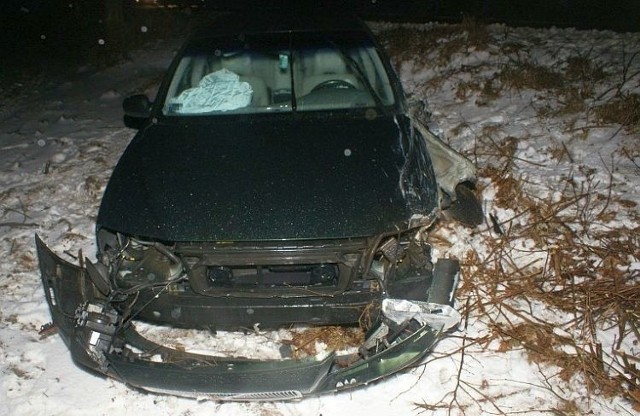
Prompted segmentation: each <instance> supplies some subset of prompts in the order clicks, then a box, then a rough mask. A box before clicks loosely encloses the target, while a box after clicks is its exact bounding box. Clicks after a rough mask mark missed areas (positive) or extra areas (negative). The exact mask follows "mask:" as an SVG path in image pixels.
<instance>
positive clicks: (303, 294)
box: [36, 15, 482, 400]
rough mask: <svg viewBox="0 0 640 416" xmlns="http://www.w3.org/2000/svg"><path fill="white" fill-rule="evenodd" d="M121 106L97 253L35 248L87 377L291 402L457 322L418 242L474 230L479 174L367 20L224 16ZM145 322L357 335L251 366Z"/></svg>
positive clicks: (429, 342) (356, 379) (416, 347)
mask: <svg viewBox="0 0 640 416" xmlns="http://www.w3.org/2000/svg"><path fill="white" fill-rule="evenodd" d="M123 107H124V111H125V120H126V122H127V123H128V125H130V126H133V125H135V126H137V127H138V128H139V131H138V133H137V134H136V136H135V137H134V138H133V140H132V141H131V143H130V144H129V146H128V147H127V149H126V150H125V152H124V154H123V155H122V157H121V159H120V160H119V162H118V164H117V166H116V167H115V169H114V171H113V174H112V176H111V178H110V180H109V183H108V185H107V187H106V189H105V191H104V195H103V198H102V203H101V206H100V210H99V213H98V217H97V227H96V234H97V261H95V262H92V261H91V260H90V259H88V258H87V259H81V260H82V261H81V262H80V264H79V265H74V264H71V263H69V262H67V261H65V260H63V259H61V258H60V257H58V256H56V255H55V254H54V253H53V252H52V251H51V250H49V249H48V248H47V247H46V245H45V244H44V243H43V241H42V240H41V239H40V238H39V237H36V240H37V241H36V243H37V249H38V256H39V261H40V269H41V274H42V282H43V285H44V289H45V294H46V299H47V301H48V304H49V307H50V310H51V315H52V318H53V322H54V324H55V326H56V327H57V328H58V331H59V334H60V335H61V336H62V338H63V339H64V341H65V342H66V344H67V345H68V347H69V349H70V351H71V355H72V357H73V359H74V361H75V362H76V363H77V364H78V365H80V366H82V367H86V368H88V369H90V370H93V371H95V372H97V373H101V374H104V375H107V376H109V377H113V378H116V379H119V380H122V381H123V382H125V383H127V384H128V385H130V386H133V387H136V388H140V389H144V390H147V391H152V392H161V393H169V394H175V395H182V396H193V397H198V398H209V399H215V400H286V399H295V398H300V397H303V396H307V395H315V394H320V393H326V392H335V391H340V390H344V389H349V388H353V387H357V386H362V385H366V384H368V383H371V382H373V381H375V380H378V379H381V378H384V377H385V376H388V375H390V374H392V373H394V372H397V371H400V370H402V369H404V368H406V367H408V366H410V365H412V364H414V363H416V362H417V361H419V360H420V359H421V358H423V357H424V356H425V355H426V354H427V353H428V352H429V350H430V349H431V348H432V346H433V345H434V343H435V342H436V341H437V340H438V338H439V336H440V335H441V334H443V333H445V332H446V331H447V330H448V329H449V328H452V327H454V326H455V325H456V324H457V323H458V321H459V318H460V316H459V314H458V313H457V312H456V311H455V309H454V308H453V294H454V291H455V288H456V285H457V280H458V274H459V265H458V262H457V261H456V260H453V259H432V258H431V247H430V244H429V243H428V236H429V233H430V231H431V230H432V229H433V227H434V223H435V222H436V221H437V220H438V218H441V217H442V216H443V215H451V216H452V217H453V218H457V219H458V220H461V221H462V222H463V223H466V224H467V225H471V226H473V225H475V224H477V223H479V222H480V221H481V220H482V211H481V208H480V205H479V203H478V200H477V199H476V198H475V196H474V194H473V184H474V182H475V169H474V167H473V165H472V164H471V163H470V162H469V161H468V160H467V159H465V158H464V157H462V156H461V155H460V154H458V153H456V152H455V151H453V150H452V149H451V148H449V147H448V146H447V145H445V144H444V143H443V142H441V141H440V140H439V139H438V138H437V137H436V136H434V135H433V134H431V133H430V131H429V130H428V129H427V128H426V127H425V126H424V125H423V124H422V123H421V122H420V121H419V120H416V119H414V118H412V117H411V116H410V115H409V113H410V111H409V109H408V107H407V104H406V101H405V98H404V97H403V93H402V89H401V85H400V83H399V80H398V78H397V76H396V75H395V73H394V71H393V70H392V68H391V66H390V63H389V60H388V59H387V58H386V57H385V55H384V53H383V52H382V51H381V49H380V48H379V47H378V45H377V44H376V42H375V41H374V39H373V37H372V35H371V33H370V32H369V30H368V29H367V28H366V26H365V25H363V24H362V23H360V22H359V21H358V20H356V19H354V18H350V17H345V16H342V17H340V18H336V17H332V18H330V19H324V18H322V16H309V15H307V16H304V17H300V16H298V17H291V16H274V17H271V18H265V17H264V16H262V17H261V18H260V19H255V20H252V19H251V18H249V17H243V18H236V17H233V18H232V17H226V18H225V19H223V20H222V21H221V22H220V23H219V24H216V25H212V26H211V27H210V28H208V29H204V30H199V31H196V32H195V33H194V34H193V35H192V36H191V37H189V38H188V40H187V41H186V43H185V45H184V47H183V48H182V49H181V50H180V52H179V53H178V54H177V56H176V58H175V59H174V61H173V63H172V64H171V67H170V69H169V71H168V75H167V77H166V79H165V80H164V81H163V83H162V85H161V87H160V89H159V92H158V94H157V96H156V98H155V100H154V102H153V103H151V102H150V101H149V99H148V98H147V97H146V96H142V95H134V96H131V97H128V98H127V99H126V100H125V101H124V103H123ZM447 213H449V214H447ZM365 317H366V319H364V318H365ZM136 321H144V322H147V323H154V324H160V325H170V326H173V327H179V328H204V329H209V330H212V331H216V330H218V329H234V328H252V327H256V326H257V325H259V326H260V328H277V327H281V326H288V327H289V326H291V325H296V324H300V325H358V324H359V325H364V326H366V330H367V332H366V338H365V341H364V343H363V344H362V345H361V346H359V348H357V352H353V353H350V354H348V355H346V356H345V355H341V354H338V353H335V352H334V353H331V354H327V355H325V356H321V357H310V358H304V359H293V358H286V357H283V359H281V360H259V359H249V358H243V357H232V358H229V357H221V356H213V355H205V354H195V353H189V352H185V351H182V350H177V349H171V348H169V347H166V346H163V345H159V344H158V343H156V342H153V341H151V340H149V339H146V338H144V337H143V336H142V335H141V334H140V333H139V332H137V331H136V325H135V322H136Z"/></svg>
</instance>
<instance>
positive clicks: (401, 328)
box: [36, 237, 460, 401]
mask: <svg viewBox="0 0 640 416" xmlns="http://www.w3.org/2000/svg"><path fill="white" fill-rule="evenodd" d="M36 246H37V250H38V257H39V261H40V271H41V276H42V283H43V286H44V289H45V294H46V298H47V302H48V304H49V308H50V310H51V315H52V318H53V322H54V324H55V325H56V326H57V328H58V330H59V333H60V335H61V337H62V338H63V340H64V341H65V343H66V344H67V346H68V348H69V350H70V351H71V355H72V358H73V360H74V361H75V362H76V364H78V365H79V366H82V367H85V368H88V369H91V370H93V371H96V372H98V373H100V374H104V375H106V376H109V377H113V378H115V379H119V380H121V381H122V382H124V383H126V384H128V385H130V386H133V387H137V388H141V389H143V390H148V391H153V392H160V393H167V394H173V395H179V396H189V397H195V398H199V399H212V400H270V401H272V400H289V399H297V398H301V397H304V396H307V395H316V394H321V393H327V392H336V391H340V390H345V389H351V388H354V387H357V386H361V385H366V384H368V383H370V382H373V381H375V380H378V379H381V378H384V377H386V376H388V375H390V374H393V373H395V372H397V371H400V370H402V369H404V368H406V367H408V366H410V365H412V364H414V363H416V362H417V361H419V360H420V359H421V358H422V357H424V356H425V355H426V354H427V353H428V352H429V351H430V349H431V348H432V347H433V345H434V344H435V343H436V341H437V340H438V337H439V336H440V335H441V334H442V333H443V332H444V331H446V330H448V329H449V328H451V327H453V326H455V325H456V324H457V323H458V322H459V319H460V315H459V314H458V313H457V312H456V311H455V310H454V309H452V308H451V307H450V306H448V305H438V304H430V303H426V302H417V301H406V300H397V299H384V300H383V301H382V309H381V310H382V315H383V321H382V323H381V325H380V327H379V328H378V330H376V331H373V333H372V335H371V336H370V337H369V338H368V339H367V340H366V341H365V345H363V347H361V348H360V353H359V354H351V355H337V354H335V353H331V354H329V355H327V356H325V357H323V358H319V359H318V358H309V359H301V360H294V359H283V360H254V359H242V358H227V357H218V356H209V355H200V354H193V353H186V352H183V351H178V350H174V349H170V348H166V347H164V346H161V345H158V344H156V343H154V342H151V341H149V340H147V339H145V338H144V337H142V336H141V335H140V334H138V333H137V332H136V331H135V330H134V329H133V327H132V326H131V325H128V324H127V323H126V321H125V322H123V319H122V316H120V314H119V313H118V312H117V311H116V310H115V309H113V308H112V307H111V306H110V305H109V304H108V303H107V302H105V301H104V300H103V299H100V297H98V296H96V293H97V291H96V289H95V287H93V284H92V283H91V280H90V279H89V278H88V276H87V273H86V271H85V270H84V269H83V268H82V267H80V266H76V265H73V264H71V263H68V262H66V261H64V260H62V259H60V258H59V257H57V256H56V255H55V254H54V253H53V252H52V251H51V250H50V249H49V248H47V247H46V245H45V244H44V243H43V242H42V240H40V239H39V238H38V237H36ZM455 277H456V276H454V275H451V276H448V277H447V278H448V279H452V280H453V279H455ZM449 283H451V282H449ZM451 286H453V284H451ZM376 345H379V346H380V348H378V347H377V346H376Z"/></svg>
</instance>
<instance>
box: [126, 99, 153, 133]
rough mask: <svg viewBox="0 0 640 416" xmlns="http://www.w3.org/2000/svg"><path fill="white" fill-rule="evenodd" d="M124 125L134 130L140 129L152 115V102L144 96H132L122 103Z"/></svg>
mask: <svg viewBox="0 0 640 416" xmlns="http://www.w3.org/2000/svg"><path fill="white" fill-rule="evenodd" d="M122 109H123V110H124V125H125V126H126V127H129V128H132V129H140V128H141V127H142V125H143V124H144V123H145V121H147V119H148V118H149V116H150V115H151V102H150V101H149V98H148V97H147V96H146V95H144V94H136V95H131V96H129V97H127V98H125V99H124V101H123V102H122Z"/></svg>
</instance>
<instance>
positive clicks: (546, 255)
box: [382, 25, 640, 414]
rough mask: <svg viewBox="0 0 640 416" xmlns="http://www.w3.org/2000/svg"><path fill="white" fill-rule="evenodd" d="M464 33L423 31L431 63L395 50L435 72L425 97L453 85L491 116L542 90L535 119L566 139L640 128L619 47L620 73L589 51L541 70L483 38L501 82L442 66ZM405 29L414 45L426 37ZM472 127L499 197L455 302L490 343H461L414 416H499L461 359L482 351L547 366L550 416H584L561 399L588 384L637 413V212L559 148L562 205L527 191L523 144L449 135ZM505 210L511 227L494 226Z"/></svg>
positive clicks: (626, 152) (482, 131)
mask: <svg viewBox="0 0 640 416" xmlns="http://www.w3.org/2000/svg"><path fill="white" fill-rule="evenodd" d="M463 26H464V25H445V26H443V27H442V26H434V27H431V28H430V29H429V30H427V31H425V32H424V35H423V36H421V38H420V39H419V40H420V41H421V42H423V43H422V44H421V46H420V48H419V50H421V51H422V56H424V57H430V58H431V59H429V60H426V59H421V58H419V59H415V57H411V56H407V55H406V53H407V52H405V51H406V48H405V47H404V45H406V44H407V43H406V40H405V43H402V42H398V43H397V45H394V46H393V47H392V48H390V53H391V55H392V56H393V57H394V58H395V59H396V60H397V62H403V61H404V60H413V61H414V62H416V63H417V65H416V71H420V70H421V67H420V65H421V64H423V65H424V66H425V67H427V68H434V67H438V70H437V71H435V72H434V75H433V77H432V78H430V79H427V80H425V81H423V82H422V84H420V85H419V86H417V88H418V91H417V94H418V95H420V94H422V95H424V96H429V95H431V93H432V92H438V91H439V90H440V89H447V88H450V85H451V84H452V85H453V86H454V88H455V98H456V99H457V100H460V101H466V100H470V99H474V97H475V102H474V103H475V105H476V106H483V105H490V104H491V103H492V102H493V101H494V100H497V99H499V98H500V97H501V96H503V95H505V94H514V93H521V92H523V91H526V90H528V91H533V92H534V93H535V101H534V102H532V105H533V108H534V109H535V110H536V111H537V117H538V119H539V121H540V123H545V120H546V119H548V118H549V119H553V120H558V118H559V119H561V120H563V123H565V126H566V130H565V133H567V134H573V136H574V137H576V138H580V137H585V135H586V134H588V129H590V128H592V127H610V126H613V127H614V128H615V127H616V126H619V127H620V128H625V129H626V130H627V131H630V132H636V133H637V132H639V131H640V94H637V93H634V92H633V91H634V90H633V89H632V88H631V85H633V83H637V77H638V73H634V72H633V71H632V70H631V67H632V63H633V62H634V60H635V59H640V52H635V53H629V52H628V51H623V59H622V61H621V64H620V66H621V68H620V70H619V71H617V70H616V71H615V73H609V72H607V71H606V70H605V66H604V64H603V63H602V62H601V60H600V59H599V58H600V57H598V56H596V53H595V52H593V51H586V52H580V51H579V50H577V48H576V50H569V51H568V52H567V51H563V53H558V54H557V56H558V59H557V60H556V61H555V62H554V63H553V64H551V65H550V64H548V63H545V64H541V63H539V62H536V61H535V58H532V57H531V56H535V55H531V56H530V55H529V54H527V53H525V52H524V51H527V50H528V49H530V47H531V45H526V44H524V43H522V42H521V41H520V40H519V39H518V38H517V37H514V38H509V39H507V38H508V37H509V34H508V33H506V32H505V34H504V40H505V41H504V42H502V45H501V47H499V48H495V47H492V43H491V42H492V39H491V37H490V36H489V35H487V37H486V41H487V43H488V44H489V46H488V50H489V51H490V53H492V54H494V59H495V60H497V61H498V62H503V64H502V66H501V67H500V69H499V71H498V72H491V71H487V70H485V69H486V68H484V67H482V63H479V64H478V66H474V67H464V68H452V67H448V66H447V65H446V63H447V62H449V61H452V60H453V59H454V56H453V55H454V54H457V53H465V52H468V51H469V50H470V48H469V47H468V45H466V46H462V45H461V44H460V40H461V39H466V37H467V36H468V34H469V33H471V32H472V31H473V30H471V29H468V28H467V29H463ZM484 31H485V33H488V32H487V30H486V28H484ZM387 33H388V32H385V33H382V36H383V37H386V35H387ZM409 33H412V36H417V34H418V33H420V32H418V31H413V32H412V31H409ZM405 39H406V38H405ZM496 43H497V42H495V40H494V42H493V44H494V45H495V44H496ZM485 47H487V46H486V44H485ZM396 48H397V49H396ZM403 48H404V49H403ZM569 48H570V47H568V48H567V49H569ZM498 51H499V52H498ZM630 91H631V92H630ZM434 105H435V104H434ZM585 120H586V123H587V125H586V127H581V126H583V125H584V124H580V123H584V122H585ZM474 128H475V129H476V130H475V131H474V136H475V142H474V143H475V146H474V148H473V149H472V150H471V151H469V153H470V154H472V155H473V159H474V160H477V161H480V163H479V165H478V167H479V169H480V171H479V176H480V177H482V178H483V180H482V181H481V184H488V185H486V186H490V187H492V188H493V191H494V192H493V194H494V195H495V197H494V200H493V201H492V202H493V204H494V206H495V208H496V210H495V211H494V213H496V214H495V215H492V216H490V218H489V219H488V223H487V225H486V227H484V228H483V229H482V231H480V232H478V233H477V234H476V237H477V238H479V239H480V240H481V241H482V243H481V244H480V246H481V249H478V251H476V250H473V249H472V250H470V251H468V252H467V255H466V257H465V258H464V259H463V264H462V267H463V275H464V276H465V279H464V280H463V282H462V285H461V288H460V290H459V299H461V300H465V299H468V303H467V304H466V305H465V307H464V310H463V315H464V316H467V317H474V318H477V319H481V320H483V321H484V322H485V323H486V324H487V326H488V328H489V335H488V336H487V337H486V338H483V339H482V340H480V339H475V340H474V339H466V338H465V340H464V342H463V346H462V348H461V350H457V351H455V352H453V353H451V355H458V356H460V357H461V359H460V361H461V363H460V372H459V374H458V380H457V384H456V386H455V390H454V391H452V392H451V394H450V395H449V398H448V399H447V400H444V399H443V400H442V401H440V402H438V403H436V404H431V403H421V404H418V407H419V408H421V409H431V410H433V409H436V408H447V409H449V411H451V409H452V408H453V409H456V410H457V411H458V412H462V413H465V411H467V412H469V411H471V410H470V407H469V402H468V401H464V400H459V398H460V396H461V395H463V393H464V395H466V397H467V398H468V399H470V400H472V401H475V402H476V404H477V405H478V406H479V407H480V408H481V409H485V410H486V409H490V411H491V412H492V413H495V414H504V413H505V411H503V410H502V409H500V407H499V403H500V399H501V397H500V396H486V395H484V393H482V392H481V391H479V390H478V391H476V390H475V389H474V387H473V386H472V385H471V384H470V383H468V382H467V381H466V380H465V379H464V372H463V371H462V368H463V367H464V365H465V358H464V356H465V351H466V350H469V351H477V349H476V350H474V349H470V347H473V348H478V346H479V345H483V346H484V348H493V349H495V350H494V351H495V352H498V353H500V352H507V351H511V350H516V349H518V350H522V349H524V350H525V351H527V353H528V354H527V356H528V358H529V360H530V361H531V362H532V363H536V364H537V365H538V366H539V368H541V371H540V374H541V379H543V380H544V383H545V384H544V385H545V386H546V387H547V388H548V389H549V390H550V391H551V392H552V393H553V395H554V396H556V397H557V398H558V405H557V406H556V407H554V408H553V409H547V411H549V412H550V413H554V414H580V413H581V411H584V409H580V408H579V406H578V405H577V404H576V402H575V401H573V400H569V399H568V397H569V395H568V394H563V392H561V391H560V390H559V389H561V388H564V387H568V390H565V391H564V393H566V391H571V390H572V388H578V387H577V386H580V387H581V386H582V385H585V386H586V387H587V391H588V393H589V395H591V394H602V395H604V396H607V397H610V396H618V397H623V398H625V399H626V400H628V401H630V402H631V403H632V406H633V407H634V409H635V410H636V411H640V370H639V369H638V367H639V366H640V360H639V359H638V357H637V355H634V351H637V347H638V345H640V328H639V327H638V319H639V318H640V312H638V311H640V272H639V271H638V270H637V268H634V267H632V264H634V263H636V264H637V263H638V262H640V237H639V236H640V226H638V224H640V222H639V219H640V215H638V213H637V212H638V206H637V205H636V203H635V202H633V201H629V200H627V199H625V198H623V197H621V196H616V195H621V194H618V193H617V192H614V191H613V189H612V188H613V187H615V186H617V184H614V183H613V174H612V173H611V172H609V176H610V182H609V183H608V184H604V183H602V182H598V180H596V179H595V178H596V176H597V175H596V171H595V170H594V169H592V168H588V167H584V166H580V165H577V164H576V163H574V161H573V159H572V155H571V153H570V150H569V149H568V148H567V147H566V144H564V143H559V144H558V145H557V146H555V148H551V149H547V151H548V152H549V155H550V157H551V158H552V159H553V161H554V163H559V164H560V163H563V164H569V165H571V166H572V167H573V169H574V170H575V171H574V175H569V177H567V178H565V179H562V180H561V181H563V182H561V183H560V184H550V187H551V186H553V188H554V189H553V191H557V192H561V196H559V197H558V195H557V193H556V196H554V197H553V198H552V197H551V196H548V197H547V196H540V193H539V192H537V191H536V190H540V186H539V185H536V186H530V185H531V184H529V183H527V181H526V180H523V179H522V177H520V176H519V173H518V172H519V170H518V168H517V165H518V164H521V163H525V162H524V161H523V160H521V159H518V154H517V152H518V148H517V146H518V143H519V141H520V139H519V138H518V137H511V136H508V135H507V136H506V137H505V135H502V136H501V134H500V133H501V131H500V128H499V127H498V128H497V130H498V131H488V130H486V128H494V126H489V127H488V126H483V128H478V127H477V126H473V125H469V124H468V123H467V122H466V121H464V120H463V121H461V122H460V124H459V125H458V126H457V127H452V128H451V130H450V132H449V133H450V134H452V135H454V136H456V135H458V134H462V133H463V132H464V131H468V130H469V129H471V130H474ZM580 131H581V132H582V136H581V135H580ZM497 138H499V139H497ZM639 154H640V153H638V151H637V150H636V149H631V148H624V149H622V150H620V151H619V152H618V153H616V155H615V157H621V158H623V159H625V160H626V161H627V162H628V161H630V162H631V163H632V164H633V165H635V166H636V171H637V175H638V176H640V166H638V164H637V162H636V161H637V158H638V155H639ZM612 157H614V156H612ZM482 161H491V162H490V163H491V164H490V165H483V164H482ZM526 163H530V162H526ZM627 164H628V163H627ZM612 165H613V161H612ZM612 170H613V169H612ZM600 177H602V176H600ZM553 193H554V192H549V195H551V194H553ZM543 194H545V193H543ZM506 212H509V213H510V214H508V215H509V217H508V218H503V217H500V218H498V217H496V215H502V216H504V215H507V214H504V213H506ZM497 213H502V214H497ZM451 232H454V231H452V230H446V229H445V230H444V231H443V233H442V235H440V233H436V234H435V235H433V236H432V237H433V240H434V241H439V242H443V241H445V240H446V236H447V235H448V234H449V233H451ZM611 337H614V338H615V339H614V342H613V343H612V342H611ZM491 341H494V342H491ZM496 345H498V347H497V348H496ZM632 348H634V349H635V350H632ZM468 354H472V352H468ZM553 368H556V369H557V372H556V374H555V375H554V379H553V380H551V379H550V378H548V377H549V376H547V375H545V374H544V371H543V370H542V369H553ZM557 383H564V387H558V386H557ZM572 386H573V387H572ZM458 392H460V395H459V394H458ZM449 399H450V400H449Z"/></svg>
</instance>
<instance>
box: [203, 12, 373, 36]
mask: <svg viewBox="0 0 640 416" xmlns="http://www.w3.org/2000/svg"><path fill="white" fill-rule="evenodd" d="M334 31H337V32H339V31H357V32H364V33H369V30H368V28H367V27H366V25H365V24H364V23H363V22H362V21H361V20H360V19H359V18H358V17H356V16H355V15H353V14H350V13H346V12H342V13H337V12H336V13H332V12H326V11H317V10H315V9H311V10H309V9H306V10H301V9H294V10H286V11H285V10H269V9H268V10H262V9H261V10H260V12H259V13H247V14H240V13H235V12H234V13H219V14H216V15H215V16H213V17H212V18H210V19H208V21H207V22H205V23H204V24H201V25H200V27H198V28H197V29H196V30H195V31H194V32H193V33H192V38H206V37H211V36H217V35H225V34H226V35H230V34H239V33H282V32H334Z"/></svg>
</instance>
